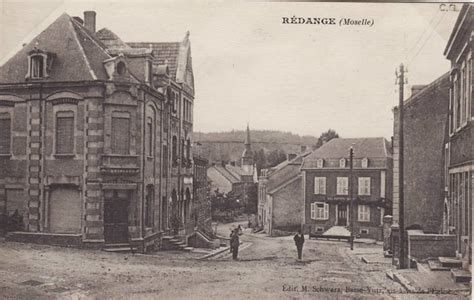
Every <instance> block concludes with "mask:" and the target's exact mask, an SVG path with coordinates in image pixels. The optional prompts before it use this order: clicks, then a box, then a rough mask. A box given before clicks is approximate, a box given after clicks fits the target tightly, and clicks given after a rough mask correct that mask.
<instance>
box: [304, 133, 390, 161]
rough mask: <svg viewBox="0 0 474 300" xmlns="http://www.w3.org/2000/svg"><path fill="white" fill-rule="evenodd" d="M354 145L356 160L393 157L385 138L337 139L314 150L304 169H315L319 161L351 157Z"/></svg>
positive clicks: (306, 159) (308, 157) (307, 158)
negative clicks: (351, 149) (350, 150)
mask: <svg viewBox="0 0 474 300" xmlns="http://www.w3.org/2000/svg"><path fill="white" fill-rule="evenodd" d="M352 145H354V158H386V157H391V151H390V147H389V143H388V142H387V140H386V139H385V138H382V137H377V138H347V139H345V138H337V139H332V140H330V141H329V142H327V143H326V144H324V145H322V146H321V147H320V148H318V149H316V150H314V151H313V152H312V153H311V154H310V155H308V156H307V157H306V158H305V159H304V161H303V165H302V168H314V167H316V162H317V160H318V159H337V158H345V157H348V156H349V148H350V147H351V146H352Z"/></svg>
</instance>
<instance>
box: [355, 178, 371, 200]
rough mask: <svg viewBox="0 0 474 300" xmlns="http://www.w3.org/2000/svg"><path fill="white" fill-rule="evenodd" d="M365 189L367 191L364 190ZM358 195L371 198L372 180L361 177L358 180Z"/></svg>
mask: <svg viewBox="0 0 474 300" xmlns="http://www.w3.org/2000/svg"><path fill="white" fill-rule="evenodd" d="M367 182H368V184H367ZM363 189H365V190H363ZM357 195H359V196H370V195H371V178H370V177H359V178H357Z"/></svg>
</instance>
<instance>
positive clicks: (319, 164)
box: [316, 158, 324, 168]
mask: <svg viewBox="0 0 474 300" xmlns="http://www.w3.org/2000/svg"><path fill="white" fill-rule="evenodd" d="M323 165H324V161H323V160H322V159H321V158H320V159H318V160H317V162H316V167H318V168H322V167H323Z"/></svg>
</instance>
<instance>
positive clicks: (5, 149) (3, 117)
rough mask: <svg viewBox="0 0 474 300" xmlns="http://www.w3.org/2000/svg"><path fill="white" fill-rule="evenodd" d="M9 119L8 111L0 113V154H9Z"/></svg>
mask: <svg viewBox="0 0 474 300" xmlns="http://www.w3.org/2000/svg"><path fill="white" fill-rule="evenodd" d="M10 144H11V121H10V115H9V114H8V113H5V114H0V154H10Z"/></svg>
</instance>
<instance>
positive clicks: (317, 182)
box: [314, 176, 326, 195]
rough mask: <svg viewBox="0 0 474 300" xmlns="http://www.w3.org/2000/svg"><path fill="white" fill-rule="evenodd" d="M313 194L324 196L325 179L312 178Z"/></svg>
mask: <svg viewBox="0 0 474 300" xmlns="http://www.w3.org/2000/svg"><path fill="white" fill-rule="evenodd" d="M314 194H315V195H326V177H319V176H316V177H314Z"/></svg>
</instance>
